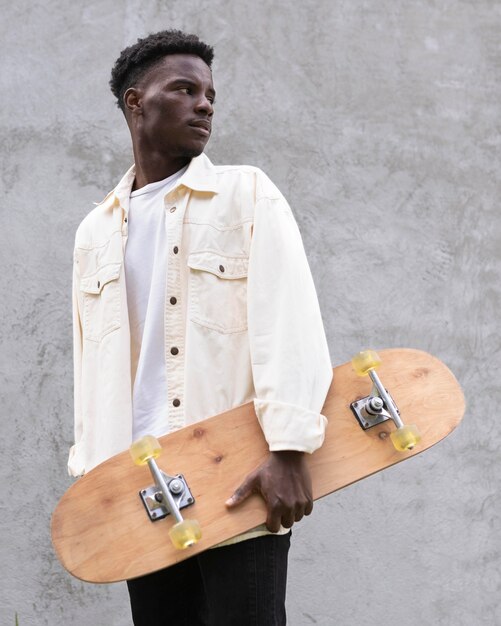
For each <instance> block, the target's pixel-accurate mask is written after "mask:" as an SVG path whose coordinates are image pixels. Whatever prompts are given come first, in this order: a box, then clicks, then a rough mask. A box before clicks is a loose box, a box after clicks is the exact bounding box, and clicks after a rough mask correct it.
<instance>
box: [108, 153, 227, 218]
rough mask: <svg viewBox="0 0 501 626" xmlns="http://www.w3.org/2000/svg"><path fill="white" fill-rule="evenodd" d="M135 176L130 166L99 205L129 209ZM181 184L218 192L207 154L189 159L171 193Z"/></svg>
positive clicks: (208, 191) (199, 189) (133, 168)
mask: <svg viewBox="0 0 501 626" xmlns="http://www.w3.org/2000/svg"><path fill="white" fill-rule="evenodd" d="M135 176H136V166H135V165H133V166H132V167H130V168H129V169H128V170H127V172H126V173H125V174H124V176H123V177H122V179H121V181H120V182H119V183H118V185H117V186H116V187H115V189H114V190H113V191H110V193H109V194H108V195H107V196H106V198H104V200H103V201H102V202H100V205H106V204H107V205H109V208H110V209H111V208H113V207H114V206H116V205H120V206H121V207H122V208H123V209H124V211H126V212H127V211H128V210H129V198H130V192H131V189H132V185H133V184H134V178H135ZM181 186H185V187H188V188H189V189H192V190H193V191H202V192H207V193H218V185H217V175H216V168H215V167H214V165H213V164H212V163H211V161H210V159H209V157H208V156H206V155H205V154H203V153H202V154H201V155H200V156H197V157H194V158H193V159H191V161H190V164H189V166H188V169H187V170H186V172H185V173H184V174H183V175H182V176H181V178H180V179H179V180H178V181H177V183H176V186H175V187H174V189H172V190H171V191H170V193H172V192H173V191H175V190H176V189H178V188H179V187H181Z"/></svg>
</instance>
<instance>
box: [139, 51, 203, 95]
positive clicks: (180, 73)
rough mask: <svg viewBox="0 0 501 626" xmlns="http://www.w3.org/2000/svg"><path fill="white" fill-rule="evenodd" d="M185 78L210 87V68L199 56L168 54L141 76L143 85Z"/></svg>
mask: <svg viewBox="0 0 501 626" xmlns="http://www.w3.org/2000/svg"><path fill="white" fill-rule="evenodd" d="M181 78H186V79H189V80H191V81H194V82H200V83H202V84H205V85H208V86H211V87H212V85H213V83H212V72H211V69H210V67H209V66H208V65H207V64H206V63H205V61H203V59H201V58H200V57H199V56H195V55H193V54H169V55H167V56H165V57H163V58H162V59H160V60H159V61H158V62H157V63H155V64H154V65H153V66H152V67H151V68H150V69H149V70H148V71H147V72H146V74H145V75H144V76H143V79H142V80H141V82H142V83H143V84H145V85H146V84H150V83H157V82H162V83H165V82H171V81H174V80H178V79H181Z"/></svg>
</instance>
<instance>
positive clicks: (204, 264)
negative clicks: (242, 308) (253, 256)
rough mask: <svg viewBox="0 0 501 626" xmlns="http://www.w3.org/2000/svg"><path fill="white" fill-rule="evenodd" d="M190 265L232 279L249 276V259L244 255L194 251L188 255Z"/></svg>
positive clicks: (194, 268) (193, 268) (195, 268)
mask: <svg viewBox="0 0 501 626" xmlns="http://www.w3.org/2000/svg"><path fill="white" fill-rule="evenodd" d="M188 267H190V268H191V269H192V270H201V271H203V272H210V273H211V274H214V275H215V276H218V277H219V278H227V279H230V280H231V279H235V278H245V277H246V276H247V271H248V268H249V259H248V257H243V256H226V255H223V254H219V253H217V252H193V253H192V254H190V255H189V257H188Z"/></svg>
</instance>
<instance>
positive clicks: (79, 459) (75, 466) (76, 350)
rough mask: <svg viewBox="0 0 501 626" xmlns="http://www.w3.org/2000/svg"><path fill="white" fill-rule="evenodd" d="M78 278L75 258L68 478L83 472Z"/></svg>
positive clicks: (80, 328) (80, 330)
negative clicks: (72, 405)
mask: <svg viewBox="0 0 501 626" xmlns="http://www.w3.org/2000/svg"><path fill="white" fill-rule="evenodd" d="M79 292H80V276H79V273H78V264H77V258H76V256H74V261H73V292H72V308H73V367H74V391H73V393H74V403H75V406H74V420H75V421H74V435H75V443H74V445H73V446H72V447H71V449H70V454H69V458H68V473H69V474H70V476H81V475H82V474H83V473H84V472H85V465H84V460H83V435H84V433H83V416H82V403H81V389H82V324H81V317H80V303H79Z"/></svg>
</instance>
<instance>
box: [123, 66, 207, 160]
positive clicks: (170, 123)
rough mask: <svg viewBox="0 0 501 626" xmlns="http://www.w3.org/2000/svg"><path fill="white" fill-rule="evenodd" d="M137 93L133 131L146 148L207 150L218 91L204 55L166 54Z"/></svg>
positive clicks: (174, 154)
mask: <svg viewBox="0 0 501 626" xmlns="http://www.w3.org/2000/svg"><path fill="white" fill-rule="evenodd" d="M136 93H137V95H136V98H137V104H138V109H137V110H136V113H135V115H133V117H132V120H133V127H131V132H135V134H136V138H137V139H138V140H139V142H140V145H141V147H142V149H145V150H152V151H154V152H157V153H162V154H164V155H165V156H166V157H170V158H192V157H195V156H198V155H199V154H201V153H202V152H203V150H204V148H205V145H206V144H207V142H208V141H209V137H210V134H211V124H212V116H213V113H214V108H213V105H214V98H215V95H216V92H215V90H214V85H213V82H212V73H211V70H210V68H209V67H208V66H207V65H206V63H205V62H204V61H203V60H202V59H201V58H200V57H198V56H194V55H191V54H171V55H168V56H166V57H164V59H162V60H161V61H160V62H159V63H158V64H157V65H155V66H154V67H153V68H152V69H151V70H150V71H149V72H148V73H147V74H146V76H144V78H143V79H142V80H141V81H140V84H139V85H138V87H137V90H136ZM126 103H127V93H126ZM138 113H139V114H138Z"/></svg>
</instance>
